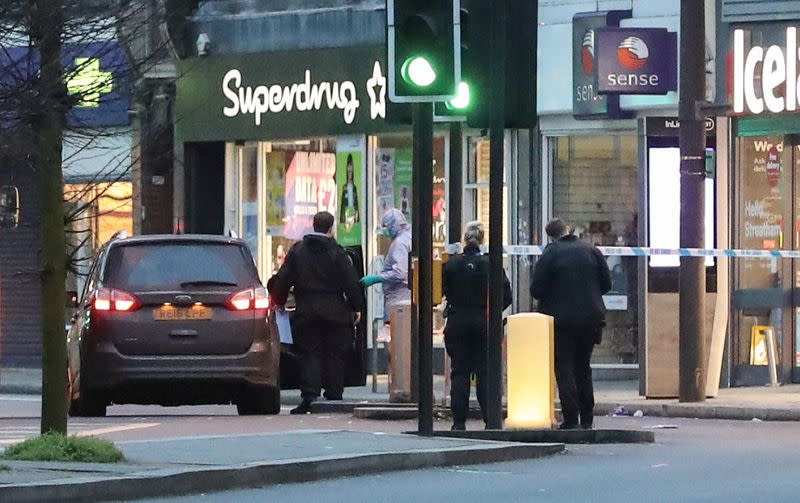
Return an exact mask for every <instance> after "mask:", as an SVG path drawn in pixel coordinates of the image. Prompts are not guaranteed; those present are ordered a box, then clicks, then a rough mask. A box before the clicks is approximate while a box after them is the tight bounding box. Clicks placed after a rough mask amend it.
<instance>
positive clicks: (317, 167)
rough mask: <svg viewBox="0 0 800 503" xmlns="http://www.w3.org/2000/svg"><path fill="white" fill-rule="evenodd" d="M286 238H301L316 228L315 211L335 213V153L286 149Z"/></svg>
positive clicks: (284, 233)
mask: <svg viewBox="0 0 800 503" xmlns="http://www.w3.org/2000/svg"><path fill="white" fill-rule="evenodd" d="M286 155H287V156H288V157H289V158H290V160H289V168H288V169H287V170H286V182H285V191H286V192H285V193H286V220H285V222H284V232H283V235H284V237H286V238H288V239H294V240H300V239H302V238H303V236H304V235H306V234H308V233H309V232H311V231H312V229H313V225H312V224H313V218H314V214H315V213H317V212H318V211H328V212H330V213H332V214H334V215H336V208H337V206H338V205H337V194H336V192H337V190H336V189H337V187H336V154H329V153H319V152H287V154H286Z"/></svg>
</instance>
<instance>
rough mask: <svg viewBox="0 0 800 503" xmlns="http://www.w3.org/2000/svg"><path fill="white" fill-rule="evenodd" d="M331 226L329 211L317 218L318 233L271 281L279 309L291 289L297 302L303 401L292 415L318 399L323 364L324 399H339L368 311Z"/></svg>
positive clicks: (295, 322)
mask: <svg viewBox="0 0 800 503" xmlns="http://www.w3.org/2000/svg"><path fill="white" fill-rule="evenodd" d="M333 224H334V216H333V215H331V214H330V213H328V212H326V211H322V212H319V213H317V214H316V215H314V232H312V233H310V234H307V235H306V236H305V237H303V240H302V241H300V242H299V243H297V244H295V245H294V246H293V247H292V248H291V249H290V250H289V253H288V254H287V255H286V259H285V260H284V262H283V265H282V266H281V268H280V270H278V273H277V274H276V275H275V276H274V277H273V279H272V280H271V286H272V289H271V291H270V295H271V296H272V299H273V302H274V303H275V304H276V305H279V306H282V305H284V304H285V303H286V297H287V296H288V294H289V290H290V289H291V288H292V287H294V298H295V303H296V304H297V307H296V309H295V312H294V317H293V319H292V337H293V339H294V344H295V346H296V347H297V349H298V352H299V354H300V367H301V371H300V374H301V375H300V381H301V383H302V389H301V397H302V401H301V402H300V405H299V406H298V407H297V408H295V409H293V410H292V411H291V413H292V414H307V413H310V412H311V404H312V403H313V402H314V400H316V398H317V397H318V396H319V392H320V387H321V379H322V377H321V374H322V370H321V366H322V365H323V364H324V365H325V366H326V373H325V374H326V379H327V380H328V382H326V390H325V391H326V396H327V397H328V398H332V399H336V398H341V396H342V392H343V391H344V362H345V356H346V354H347V350H348V348H349V346H350V344H352V342H353V337H354V333H355V332H354V328H353V326H354V325H355V324H358V322H359V321H360V320H361V313H363V312H364V307H365V306H364V298H363V294H362V292H361V287H360V286H359V284H358V278H357V273H356V269H355V267H354V266H353V263H352V262H351V261H350V258H349V257H348V256H347V253H346V252H345V250H344V248H342V247H341V246H339V245H338V244H337V243H336V240H335V239H333ZM337 394H338V396H335V395H337Z"/></svg>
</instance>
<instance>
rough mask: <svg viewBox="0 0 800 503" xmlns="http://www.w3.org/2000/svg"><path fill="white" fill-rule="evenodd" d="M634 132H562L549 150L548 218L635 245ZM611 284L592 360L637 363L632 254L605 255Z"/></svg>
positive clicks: (609, 242) (594, 236)
mask: <svg viewBox="0 0 800 503" xmlns="http://www.w3.org/2000/svg"><path fill="white" fill-rule="evenodd" d="M636 141H637V140H636V137H635V136H633V135H596V136H588V135H587V136H562V137H555V138H550V139H549V150H550V152H552V154H551V155H552V189H551V190H552V195H551V197H552V214H551V216H552V217H558V218H561V219H563V220H564V221H565V222H566V223H567V224H569V225H570V226H572V227H573V229H574V231H575V234H576V235H577V236H578V237H579V238H580V239H583V240H585V241H587V242H590V243H592V244H595V245H599V246H615V245H616V246H638V244H639V237H638V231H637V228H638V214H637V201H638V196H637V194H638V192H639V191H638V185H637V143H636ZM607 260H608V265H609V268H610V269H611V277H612V288H611V291H610V292H609V294H608V295H606V296H605V297H604V300H605V301H606V306H607V308H608V313H607V315H606V318H607V319H606V322H607V326H606V328H605V329H604V333H603V343H602V344H601V345H600V346H598V347H597V348H596V349H595V352H594V354H593V356H592V360H593V361H592V363H594V364H607V365H616V366H619V365H625V364H636V363H638V354H639V349H638V345H639V321H638V302H637V301H638V285H639V273H638V267H637V261H636V258H635V257H607Z"/></svg>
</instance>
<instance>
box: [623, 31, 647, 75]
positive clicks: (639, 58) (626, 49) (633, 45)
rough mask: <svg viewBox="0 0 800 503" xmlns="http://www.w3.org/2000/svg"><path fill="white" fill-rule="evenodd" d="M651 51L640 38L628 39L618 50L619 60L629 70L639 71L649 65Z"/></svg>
mask: <svg viewBox="0 0 800 503" xmlns="http://www.w3.org/2000/svg"><path fill="white" fill-rule="evenodd" d="M649 56H650V50H649V49H648V48H647V44H645V43H644V40H642V39H640V38H639V37H628V38H626V39H625V40H623V41H622V42H620V44H619V47H618V48H617V59H619V62H620V64H621V65H622V66H624V67H625V68H627V69H628V70H639V69H640V68H642V67H643V66H644V65H646V64H647V58H648V57H649Z"/></svg>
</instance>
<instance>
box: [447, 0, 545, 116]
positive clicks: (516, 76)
mask: <svg viewBox="0 0 800 503" xmlns="http://www.w3.org/2000/svg"><path fill="white" fill-rule="evenodd" d="M497 1H504V2H506V23H505V25H504V33H503V42H502V44H503V45H502V46H501V48H500V50H501V51H502V55H501V57H505V58H506V63H505V75H504V76H503V80H504V82H505V102H504V109H505V110H504V119H505V126H506V127H508V128H520V129H527V128H532V127H534V126H535V125H536V118H537V112H536V50H537V32H538V2H535V1H533V0H496V1H495V2H487V1H486V0H461V7H462V8H461V11H462V12H461V61H462V76H461V81H462V82H464V83H466V84H467V85H468V89H469V100H468V102H462V105H464V104H465V103H466V105H465V106H463V107H462V108H460V110H459V109H458V107H454V106H453V103H452V102H451V103H450V106H449V107H447V108H445V107H443V106H437V108H436V110H437V114H436V115H445V116H452V115H462V116H465V117H466V119H467V124H468V125H469V126H471V127H475V128H481V129H483V128H487V127H489V117H490V113H489V111H490V110H489V95H490V94H491V93H492V91H493V89H494V86H496V85H499V84H500V82H495V81H494V80H493V76H492V75H490V73H489V72H490V65H491V58H492V57H493V54H492V48H491V28H492V27H491V20H492V16H493V14H492V8H493V6H495V5H496V2H497ZM456 110H458V112H460V113H455V111H456ZM440 112H441V113H440Z"/></svg>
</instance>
